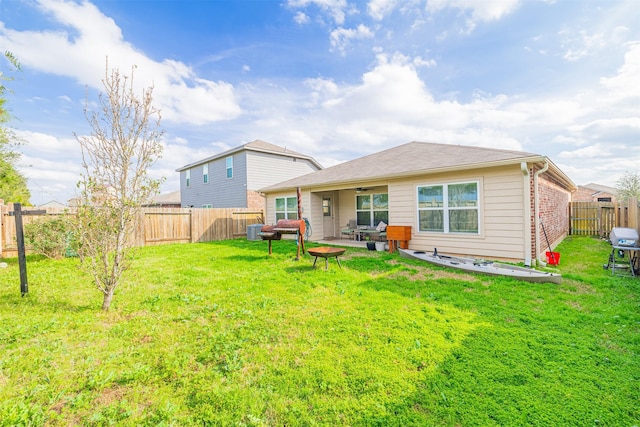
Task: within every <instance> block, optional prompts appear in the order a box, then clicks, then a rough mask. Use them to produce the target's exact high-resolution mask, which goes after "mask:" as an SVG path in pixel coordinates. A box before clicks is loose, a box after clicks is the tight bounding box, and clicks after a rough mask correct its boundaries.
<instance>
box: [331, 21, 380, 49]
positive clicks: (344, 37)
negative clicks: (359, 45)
mask: <svg viewBox="0 0 640 427" xmlns="http://www.w3.org/2000/svg"><path fill="white" fill-rule="evenodd" d="M370 38H373V32H372V31H371V30H370V29H369V27H367V26H366V25H363V24H360V25H358V27H357V28H355V29H353V28H349V29H347V28H337V29H335V30H333V31H331V35H330V40H331V49H332V50H337V51H339V52H341V53H343V54H344V52H345V50H346V48H347V46H348V44H349V43H350V42H351V40H364V39H370Z"/></svg>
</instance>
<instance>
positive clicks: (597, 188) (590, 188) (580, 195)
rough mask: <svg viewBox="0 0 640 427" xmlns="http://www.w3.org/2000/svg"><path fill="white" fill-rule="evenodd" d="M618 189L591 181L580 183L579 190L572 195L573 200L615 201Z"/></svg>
mask: <svg viewBox="0 0 640 427" xmlns="http://www.w3.org/2000/svg"><path fill="white" fill-rule="evenodd" d="M617 191H618V190H616V189H615V188H613V187H609V186H606V185H600V184H594V183H590V184H587V185H579V186H578V190H577V191H576V192H575V193H573V195H572V196H571V201H573V202H615V201H616V193H617Z"/></svg>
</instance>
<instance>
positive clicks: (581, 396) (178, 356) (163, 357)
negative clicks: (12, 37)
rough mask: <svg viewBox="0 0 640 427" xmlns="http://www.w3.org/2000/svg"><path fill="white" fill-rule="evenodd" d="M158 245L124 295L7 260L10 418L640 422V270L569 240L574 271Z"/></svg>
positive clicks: (33, 421) (71, 269) (246, 244)
mask: <svg viewBox="0 0 640 427" xmlns="http://www.w3.org/2000/svg"><path fill="white" fill-rule="evenodd" d="M266 245H267V243H266V242H250V241H246V240H233V241H223V242H212V243H206V244H191V245H167V246H156V247H147V248H143V249H141V250H140V251H139V252H138V253H137V255H136V260H135V263H134V268H133V269H132V270H130V271H129V272H128V274H127V276H126V280H125V282H124V283H123V284H122V286H121V287H120V288H119V289H118V290H117V292H116V297H115V299H114V302H113V304H112V310H111V311H110V312H107V313H104V312H102V311H100V305H101V301H102V300H101V295H100V294H99V293H98V292H97V291H96V290H94V289H93V288H92V287H91V285H90V280H89V278H88V277H87V276H86V275H84V274H82V273H81V272H80V271H79V270H78V269H77V263H78V261H77V260H76V259H64V260H61V261H53V260H48V259H44V258H39V257H29V258H28V271H29V291H30V292H29V295H28V296H27V297H25V298H21V297H20V287H19V283H20V282H19V273H18V267H17V262H16V260H15V259H9V260H5V261H6V262H8V264H9V266H8V268H4V269H0V425H2V426H5V425H7V426H8V425H11V426H13V425H51V426H55V425H96V426H99V425H154V426H156V425H234V426H283V425H290V426H297V425H303V426H313V425H366V426H376V425H379V426H387V425H391V426H393V425H398V426H410V425H416V426H429V425H434V426H487V425H488V426H491V425H496V426H497V425H508V426H517V425H527V426H529V425H534V426H551V425H563V426H568V425H579V426H591V425H594V426H598V425H602V426H632V425H638V424H640V409H639V405H638V402H639V401H640V357H639V352H640V298H639V297H640V279H632V278H623V277H612V276H611V274H610V272H608V271H605V270H604V269H603V268H602V264H603V263H605V262H606V259H607V255H608V251H609V245H608V244H607V243H605V242H602V241H599V240H596V239H591V238H574V237H570V238H568V239H566V240H565V241H564V242H563V244H562V245H561V246H560V247H559V248H558V251H559V252H561V253H562V259H561V265H560V266H559V268H558V270H560V272H561V273H563V276H564V278H565V279H564V281H563V283H562V284H561V285H553V284H530V283H525V282H520V281H516V280H512V279H508V278H492V277H484V276H474V275H467V274H460V273H456V272H454V271H450V270H445V269H441V268H437V267H431V266H428V265H425V264H421V263H419V262H417V261H410V260H405V259H400V258H399V257H398V256H397V255H389V254H387V253H380V252H368V251H365V250H357V249H348V250H347V253H346V254H345V256H344V257H343V258H342V265H343V269H339V268H338V267H337V264H336V263H335V261H333V260H331V261H330V266H329V270H328V271H325V270H324V269H323V268H322V266H321V268H317V269H311V264H312V261H311V258H309V257H308V256H306V257H304V258H303V259H301V260H300V261H295V260H294V259H293V255H294V254H295V245H294V244H293V243H291V242H285V241H281V242H274V245H273V247H274V254H273V255H272V256H271V257H269V256H268V255H267V249H266Z"/></svg>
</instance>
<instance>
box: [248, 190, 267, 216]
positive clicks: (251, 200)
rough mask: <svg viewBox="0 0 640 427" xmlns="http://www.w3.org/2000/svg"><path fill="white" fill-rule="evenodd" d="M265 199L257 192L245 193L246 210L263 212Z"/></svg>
mask: <svg viewBox="0 0 640 427" xmlns="http://www.w3.org/2000/svg"><path fill="white" fill-rule="evenodd" d="M266 201H267V199H266V198H265V197H264V196H263V195H262V193H258V192H257V191H247V208H248V209H254V210H256V211H263V212H265V208H266Z"/></svg>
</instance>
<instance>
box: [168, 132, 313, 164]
mask: <svg viewBox="0 0 640 427" xmlns="http://www.w3.org/2000/svg"><path fill="white" fill-rule="evenodd" d="M242 150H248V151H260V152H262V153H270V154H278V155H282V156H288V157H295V158H298V159H305V160H308V161H310V162H311V163H313V164H314V165H315V166H316V167H318V168H319V169H322V165H321V164H320V163H318V162H317V161H316V160H315V159H314V158H313V157H311V156H307V155H306V154H302V153H298V152H297V151H293V150H289V149H288V148H286V147H280V146H279V145H275V144H271V143H269V142H265V141H261V140H259V139H256V140H255V141H252V142H247V143H246V144H243V145H240V146H238V147H235V148H232V149H230V150H227V151H224V152H222V153H218V154H214V155H213V156H210V157H207V158H205V159H202V160H198V161H197V162H193V163H189V164H188V165H185V166H182V167H181V168H178V169H176V172H181V171H183V170H186V169H190V168H192V167H194V166H198V165H201V164H203V163H207V162H210V161H212V160H215V159H219V158H222V157H227V156H230V155H232V154H234V153H237V152H240V151H242Z"/></svg>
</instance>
